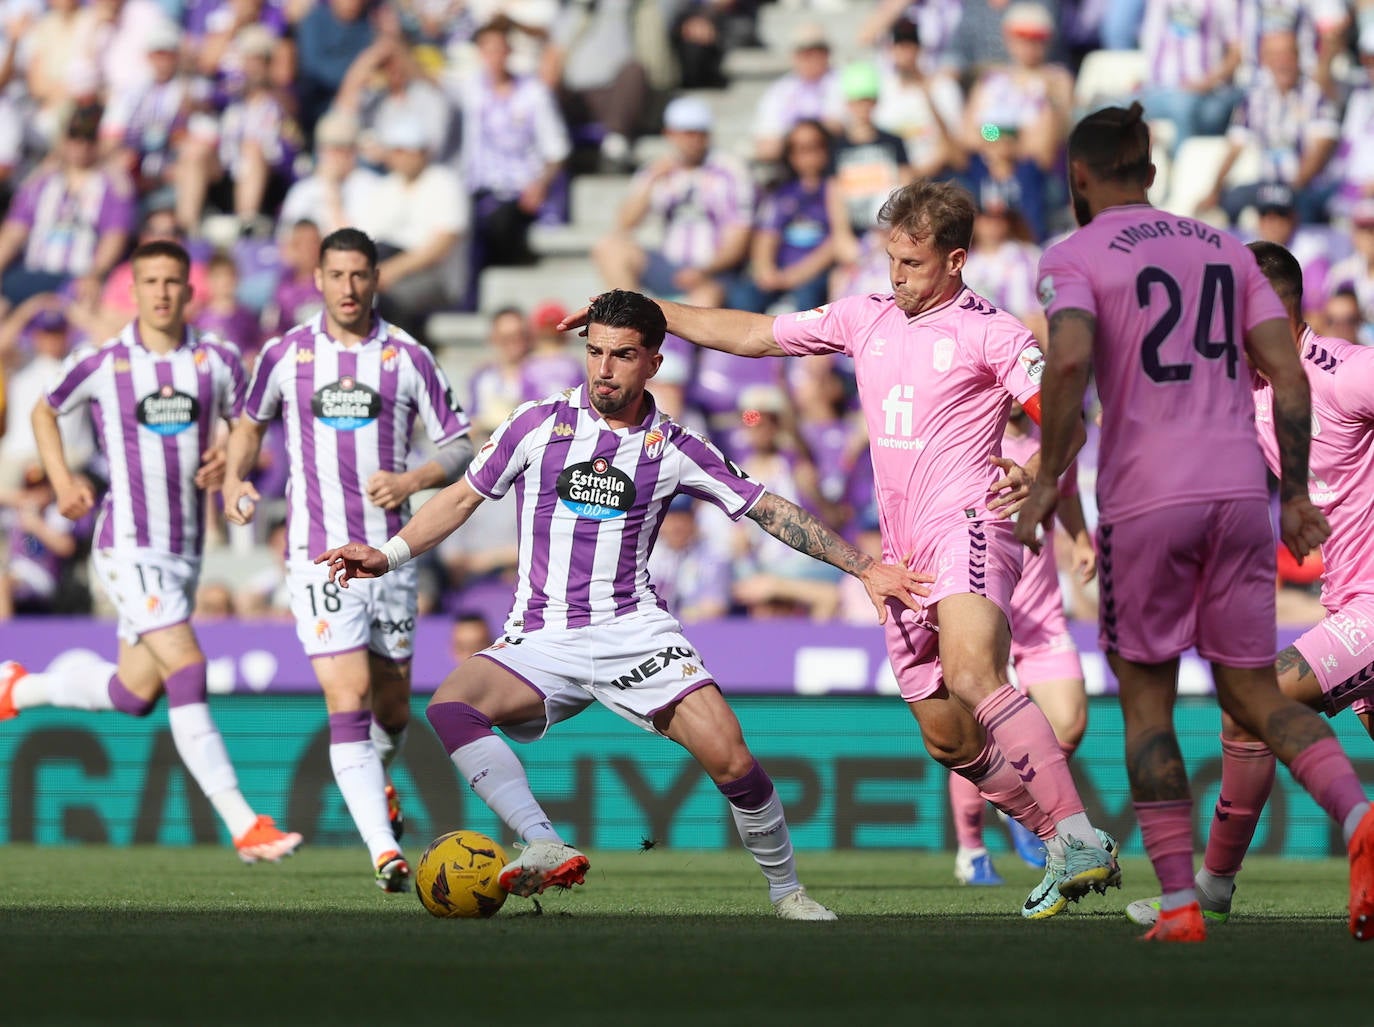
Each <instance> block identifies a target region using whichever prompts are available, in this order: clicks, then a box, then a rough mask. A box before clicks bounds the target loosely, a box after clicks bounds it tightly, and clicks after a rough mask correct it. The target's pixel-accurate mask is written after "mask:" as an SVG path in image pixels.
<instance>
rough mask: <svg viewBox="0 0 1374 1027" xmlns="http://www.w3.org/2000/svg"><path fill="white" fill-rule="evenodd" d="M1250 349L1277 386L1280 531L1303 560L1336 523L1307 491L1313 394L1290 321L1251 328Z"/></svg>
mask: <svg viewBox="0 0 1374 1027" xmlns="http://www.w3.org/2000/svg"><path fill="white" fill-rule="evenodd" d="M1245 354H1246V356H1247V357H1249V359H1250V363H1251V365H1252V366H1253V367H1255V369H1256V370H1258V371H1259V372H1260V373H1261V374H1263V375H1264V376H1265V377H1266V378H1268V379H1269V383H1270V384H1271V385H1272V386H1273V388H1274V434H1275V435H1276V436H1277V438H1278V443H1279V499H1280V500H1281V501H1282V503H1283V507H1282V509H1281V511H1280V513H1279V533H1280V535H1281V536H1282V537H1283V544H1284V545H1285V546H1287V547H1288V550H1289V552H1291V553H1292V554H1293V555H1294V556H1296V557H1297V558H1298V559H1299V560H1301V559H1302V558H1303V557H1304V556H1306V555H1307V554H1308V553H1310V552H1311V551H1312V550H1314V549H1316V548H1317V547H1318V546H1319V545H1321V544H1322V543H1323V542H1325V541H1326V539H1327V537H1328V536H1330V534H1331V525H1329V524H1328V523H1327V522H1326V517H1325V516H1323V514H1322V512H1321V511H1320V510H1318V509H1317V508H1316V506H1315V505H1313V503H1312V500H1311V498H1310V497H1309V495H1308V492H1307V458H1308V454H1309V452H1310V450H1311V448H1312V393H1311V390H1310V388H1309V386H1308V384H1307V375H1306V373H1305V372H1304V371H1303V369H1302V361H1301V360H1299V359H1298V353H1297V350H1296V349H1294V348H1293V333H1292V329H1291V328H1290V327H1289V324H1288V322H1287V321H1285V320H1283V319H1281V318H1272V319H1270V320H1268V321H1263V322H1261V323H1260V324H1257V325H1255V327H1254V328H1252V329H1250V331H1248V332H1246V333H1245Z"/></svg>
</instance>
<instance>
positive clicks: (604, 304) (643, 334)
mask: <svg viewBox="0 0 1374 1027" xmlns="http://www.w3.org/2000/svg"><path fill="white" fill-rule="evenodd" d="M587 324H589V325H594V324H595V325H603V326H604V327H606V328H633V329H634V330H635V331H637V332H638V333H639V341H640V345H642V346H643V347H644V348H645V349H647V350H651V351H653V352H657V351H658V348H659V347H660V346H662V345H663V337H664V336H665V335H667V334H668V321H667V319H666V318H665V317H664V316H663V308H662V307H660V306H659V305H658V304H657V303H655V302H654V301H653V300H651V299H649V297H648V296H645V295H644V294H643V293H638V292H630V291H629V290H628V289H612V290H611V291H610V292H603V293H602V294H601V295H600V296H598V297H597V298H596V299H594V300H592V305H591V306H590V307H589V308H587Z"/></svg>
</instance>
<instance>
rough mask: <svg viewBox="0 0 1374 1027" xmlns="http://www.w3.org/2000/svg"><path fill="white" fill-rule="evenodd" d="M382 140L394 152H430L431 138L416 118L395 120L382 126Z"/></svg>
mask: <svg viewBox="0 0 1374 1027" xmlns="http://www.w3.org/2000/svg"><path fill="white" fill-rule="evenodd" d="M380 139H381V143H382V145H383V146H385V147H387V148H389V149H392V150H425V151H426V152H428V150H429V136H428V135H426V134H425V127H424V126H423V125H421V124H420V122H419V121H418V120H416V119H415V118H406V117H400V118H393V119H391V120H389V121H387V123H386V124H385V125H383V126H382V130H381V133H380Z"/></svg>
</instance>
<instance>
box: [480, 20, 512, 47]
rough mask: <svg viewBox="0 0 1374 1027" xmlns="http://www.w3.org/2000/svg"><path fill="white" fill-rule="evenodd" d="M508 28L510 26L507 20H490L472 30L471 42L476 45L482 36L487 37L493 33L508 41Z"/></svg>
mask: <svg viewBox="0 0 1374 1027" xmlns="http://www.w3.org/2000/svg"><path fill="white" fill-rule="evenodd" d="M510 28H511V24H510V21H509V20H508V19H506V18H504V17H496V18H492V19H491V20H490V21H485V22H483V23H482V24H481V25H478V26H477V28H476V29H474V30H473V33H472V41H473V43H476V42H477V41H478V40H479V39H481V38H482V37H483V36H489V35H491V34H492V33H493V32H494V33H496V34H497V35H498V36H501V37H502V38H503V39H509V38H510Z"/></svg>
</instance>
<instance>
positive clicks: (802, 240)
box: [726, 119, 835, 314]
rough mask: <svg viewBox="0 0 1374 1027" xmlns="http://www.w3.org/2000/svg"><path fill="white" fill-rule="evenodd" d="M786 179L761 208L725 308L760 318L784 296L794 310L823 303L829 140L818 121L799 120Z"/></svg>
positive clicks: (790, 140)
mask: <svg viewBox="0 0 1374 1027" xmlns="http://www.w3.org/2000/svg"><path fill="white" fill-rule="evenodd" d="M783 161H784V164H785V166H786V169H787V177H786V178H785V179H784V180H783V182H782V183H781V184H779V185H778V186H777V188H776V189H774V190H773V191H772V192H771V193H769V194H768V195H767V196H765V197H764V198H763V201H762V202H761V203H760V204H759V208H758V212H757V214H756V215H755V220H754V236H753V240H752V242H751V244H750V252H749V269H748V271H747V272H746V273H745V274H743V275H741V276H740V277H739V278H738V279H737V280H736V281H735V283H734V284H733V285H732V287H731V292H730V296H729V298H728V299H727V301H726V305H727V306H729V307H733V308H735V309H737V310H752V311H754V312H755V313H759V314H762V313H764V312H765V311H767V310H768V308H769V307H771V306H772V305H773V304H774V303H777V302H778V301H779V300H780V299H782V297H784V296H789V297H790V299H789V303H788V305H789V306H790V307H791V308H793V309H796V310H805V309H809V308H811V307H819V306H820V305H821V304H822V303H824V302H825V300H826V294H827V282H828V279H829V274H830V268H831V267H832V266H833V265H834V263H835V254H834V239H833V236H832V234H831V226H830V215H829V213H828V204H829V202H830V200H829V192H830V190H831V189H832V188H833V182H832V180H831V179H830V178H828V177H827V176H828V175H829V172H830V136H829V134H828V133H827V132H826V130H825V126H823V125H822V124H821V123H820V122H819V121H815V120H813V119H807V120H804V121H799V122H797V124H795V125H793V126H792V128H791V130H790V131H788V133H787V135H786V137H785V139H784V142H783Z"/></svg>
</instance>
